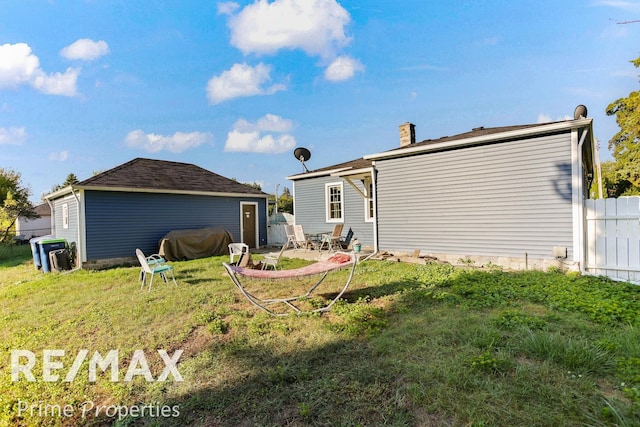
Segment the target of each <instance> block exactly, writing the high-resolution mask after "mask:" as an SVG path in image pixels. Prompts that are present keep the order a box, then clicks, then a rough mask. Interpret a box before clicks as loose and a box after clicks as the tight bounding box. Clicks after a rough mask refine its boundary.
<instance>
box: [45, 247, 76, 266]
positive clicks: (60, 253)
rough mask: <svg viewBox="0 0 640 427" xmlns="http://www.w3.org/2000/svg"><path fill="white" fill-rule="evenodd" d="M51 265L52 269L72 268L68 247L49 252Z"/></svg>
mask: <svg viewBox="0 0 640 427" xmlns="http://www.w3.org/2000/svg"><path fill="white" fill-rule="evenodd" d="M49 267H51V271H64V270H71V262H70V261H69V253H68V252H67V250H66V249H56V250H54V251H51V252H49Z"/></svg>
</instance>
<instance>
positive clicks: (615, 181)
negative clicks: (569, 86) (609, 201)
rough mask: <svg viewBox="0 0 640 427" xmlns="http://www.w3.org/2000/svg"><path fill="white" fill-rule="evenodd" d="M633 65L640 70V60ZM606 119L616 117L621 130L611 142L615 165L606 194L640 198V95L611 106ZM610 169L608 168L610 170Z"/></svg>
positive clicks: (635, 92)
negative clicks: (637, 196)
mask: <svg viewBox="0 0 640 427" xmlns="http://www.w3.org/2000/svg"><path fill="white" fill-rule="evenodd" d="M631 63H632V64H633V65H634V66H635V67H636V68H638V67H640V57H638V58H637V59H634V60H633V61H631ZM607 115H608V116H613V115H615V116H616V123H618V126H619V127H620V131H619V132H618V133H616V134H615V135H614V136H613V138H611V140H610V141H609V150H611V151H612V154H613V157H614V159H615V165H614V167H613V171H608V174H609V176H608V177H607V178H606V180H607V181H608V184H607V193H608V194H616V195H626V196H630V195H638V194H640V91H634V92H631V93H630V94H629V96H627V97H625V98H620V99H617V100H615V101H614V102H612V103H611V104H609V106H607ZM603 166H604V165H603ZM609 166H610V165H607V166H606V167H607V168H609ZM603 176H604V173H603Z"/></svg>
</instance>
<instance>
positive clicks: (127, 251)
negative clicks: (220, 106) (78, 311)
mask: <svg viewBox="0 0 640 427" xmlns="http://www.w3.org/2000/svg"><path fill="white" fill-rule="evenodd" d="M267 197H268V195H267V194H265V193H263V192H262V191H260V190H257V189H255V188H252V187H249V186H247V185H244V184H241V183H239V182H237V181H234V180H232V179H228V178H225V177H223V176H220V175H217V174H215V173H213V172H210V171H208V170H206V169H203V168H201V167H199V166H196V165H193V164H188V163H179V162H169V161H163V160H151V159H142V158H137V159H134V160H131V161H129V162H127V163H124V164H122V165H120V166H117V167H115V168H113V169H110V170H108V171H105V172H102V173H100V174H98V175H95V176H93V177H91V178H89V179H87V180H84V181H82V182H80V183H78V184H74V185H72V186H68V187H66V188H63V189H61V190H58V191H56V192H54V193H51V194H49V195H47V196H46V199H47V201H48V202H49V203H50V205H51V207H52V218H53V220H52V225H53V230H52V233H53V234H54V235H55V236H56V238H62V239H66V240H67V241H68V242H69V243H70V244H71V243H75V245H76V247H77V253H78V261H79V264H80V265H81V266H82V267H84V268H101V267H107V266H111V265H117V264H124V263H129V262H131V261H134V260H135V249H136V248H140V249H142V251H143V252H145V253H147V254H151V253H156V252H158V250H159V241H160V239H162V238H163V237H164V236H165V235H167V234H168V233H169V232H171V231H174V230H187V229H201V228H210V227H221V228H224V229H225V230H227V231H228V232H229V233H230V234H231V236H232V238H233V241H235V242H243V243H246V244H248V245H249V247H252V248H258V247H261V246H265V245H266V244H267Z"/></svg>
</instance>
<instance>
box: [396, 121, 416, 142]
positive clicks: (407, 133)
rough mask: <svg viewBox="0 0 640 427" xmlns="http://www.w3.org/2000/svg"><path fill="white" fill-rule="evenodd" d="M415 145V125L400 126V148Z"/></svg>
mask: <svg viewBox="0 0 640 427" xmlns="http://www.w3.org/2000/svg"><path fill="white" fill-rule="evenodd" d="M415 143H416V125H414V124H413V123H409V122H407V123H405V124H403V125H400V147H408V146H409V145H411V144H415Z"/></svg>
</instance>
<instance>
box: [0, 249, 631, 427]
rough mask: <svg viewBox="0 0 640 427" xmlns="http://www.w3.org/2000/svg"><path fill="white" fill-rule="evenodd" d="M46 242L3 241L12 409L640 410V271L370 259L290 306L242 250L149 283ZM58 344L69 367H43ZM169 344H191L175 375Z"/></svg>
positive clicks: (2, 388)
mask: <svg viewBox="0 0 640 427" xmlns="http://www.w3.org/2000/svg"><path fill="white" fill-rule="evenodd" d="M28 251H29V249H28V246H27V247H26V249H25V247H23V248H19V249H12V250H8V249H6V248H5V249H0V338H1V339H0V345H1V346H2V351H1V352H0V357H1V363H0V425H6V426H14V425H116V426H130V425H161V426H164V425H175V426H185V425H200V426H211V425H214V426H254V425H261V426H282V425H293V426H308V425H312V426H313V425H322V426H381V425H393V426H510V427H511V426H603V425H604V426H607V425H611V426H613V425H619V426H639V425H640V329H639V327H640V287H638V286H634V285H630V284H624V283H617V282H612V281H609V280H604V279H601V278H596V277H580V276H579V275H576V274H562V273H560V272H550V273H541V272H518V273H512V272H502V271H499V270H491V271H481V270H478V269H473V268H466V269H459V268H453V267H451V266H449V265H443V264H428V265H414V264H403V263H395V262H382V261H367V262H365V263H363V264H361V265H360V266H358V268H357V273H356V276H355V278H354V281H353V284H352V286H351V288H350V291H349V292H348V293H347V294H345V299H344V300H342V301H340V302H339V303H337V304H336V305H335V306H334V308H333V309H332V311H331V312H329V313H325V314H323V315H303V316H290V317H280V318H275V317H271V316H268V315H266V314H264V313H261V312H259V311H258V310H257V309H256V308H254V307H253V306H251V305H250V304H249V303H248V302H247V301H246V300H244V299H243V298H242V297H241V296H240V294H239V292H238V291H237V290H236V289H235V288H234V287H233V285H232V283H231V281H230V280H229V279H228V278H227V277H226V276H225V275H224V271H223V268H222V267H221V263H222V262H223V261H225V260H226V259H228V258H227V257H214V258H208V259H200V260H194V261H185V262H176V263H172V264H173V265H174V267H175V270H176V277H177V280H178V288H175V287H174V286H173V285H172V284H171V285H167V284H165V283H163V282H162V281H161V280H158V281H157V283H156V282H155V281H154V287H153V289H152V291H151V292H150V293H148V292H147V291H146V290H144V291H140V290H139V287H140V284H139V282H138V273H139V268H114V269H111V270H107V271H99V272H89V271H77V272H71V273H65V274H59V273H52V274H46V275H45V274H43V273H40V272H38V271H36V270H35V269H34V267H33V265H32V263H31V261H30V253H29V252H28ZM305 263H306V261H303V260H291V259H285V260H284V261H283V265H284V267H285V268H295V267H297V266H301V265H304V264H305ZM347 274H348V272H346V271H341V272H338V273H335V274H333V275H332V276H331V280H330V281H329V283H328V287H327V289H326V290H324V291H323V292H321V295H325V296H329V295H330V293H331V292H333V290H334V289H337V287H339V286H340V284H341V283H344V280H345V278H346V275H347ZM303 284H304V283H302V282H297V281H296V282H294V281H286V282H282V283H257V284H254V285H255V288H256V289H259V288H265V291H268V292H270V293H272V294H277V293H279V292H291V291H292V290H293V289H294V288H302V287H303ZM316 302H317V301H316V300H311V301H309V304H311V305H313V304H315V303H316ZM16 350H26V351H27V352H31V353H33V354H34V355H35V358H36V362H35V366H34V367H33V368H32V369H31V372H32V374H33V375H34V377H35V381H34V382H31V381H27V379H26V378H25V375H24V374H19V375H18V381H12V372H11V354H12V351H13V352H14V353H15V351H16ZM45 350H53V351H54V352H53V356H52V358H51V361H52V362H53V363H58V364H59V365H61V367H57V366H56V365H55V364H54V365H51V363H49V364H47V366H48V367H49V368H50V369H49V370H48V371H47V370H45V369H43V368H44V365H45V363H44V354H45V352H44V351H45ZM55 350H63V351H64V356H60V355H59V354H60V353H56V352H55ZM82 350H88V353H87V354H88V356H87V357H86V359H85V360H84V362H82V364H81V365H80V364H79V365H78V366H77V369H76V370H77V374H76V375H75V377H73V379H72V380H70V381H65V377H66V376H67V374H68V372H69V370H70V369H72V368H73V366H74V361H75V359H76V356H77V355H78V354H79V353H80V354H82V353H81V351H82ZM113 350H116V351H117V360H118V364H117V367H118V372H116V374H117V377H116V379H117V381H112V378H111V375H112V371H111V367H112V366H116V365H115V364H114V365H110V366H108V365H105V366H104V367H103V368H100V367H99V366H98V368H96V369H95V371H96V372H97V373H96V376H97V380H96V381H91V378H90V369H89V365H90V363H89V359H91V357H92V355H94V354H95V352H98V353H99V355H100V356H101V357H103V358H106V357H107V355H108V354H110V353H109V352H110V351H113ZM136 350H141V351H142V352H138V353H135V351H136ZM157 350H165V351H166V354H167V357H171V356H176V355H177V354H179V353H176V352H178V351H182V354H181V355H180V357H179V362H178V363H177V366H176V367H173V369H174V370H173V371H171V370H170V367H169V368H167V372H166V374H168V376H167V379H166V381H157V379H158V377H159V376H160V375H161V373H162V372H163V370H164V369H165V367H166V366H169V365H171V363H169V362H168V361H167V360H164V361H163V359H162V357H161V356H160V355H159V353H158V351H157ZM111 354H113V353H111ZM140 354H143V356H144V359H145V360H146V361H147V362H148V365H149V369H148V372H149V373H150V374H151V377H152V378H149V379H152V380H153V381H147V378H145V372H147V370H146V369H145V366H144V364H143V363H142V362H141V361H140V358H139V355H140ZM136 355H137V356H136ZM80 360H82V359H80ZM19 363H20V364H21V365H24V364H25V363H26V358H22V359H19ZM94 366H95V363H94ZM131 366H133V368H134V369H135V370H132V371H131V372H129V371H128V369H129V367H131ZM107 368H108V369H107ZM102 369H106V372H103V371H102ZM176 371H177V372H178V376H181V377H182V379H183V381H177V380H176V375H175V372H176ZM127 373H132V378H133V380H132V381H125V379H126V375H127ZM46 374H49V375H54V376H55V375H58V379H57V380H52V381H45V379H46V377H45V375H46ZM49 379H55V378H49ZM83 410H84V414H83ZM65 411H66V412H65ZM131 413H133V414H134V415H139V414H144V416H137V417H135V416H131ZM127 414H128V415H127Z"/></svg>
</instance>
